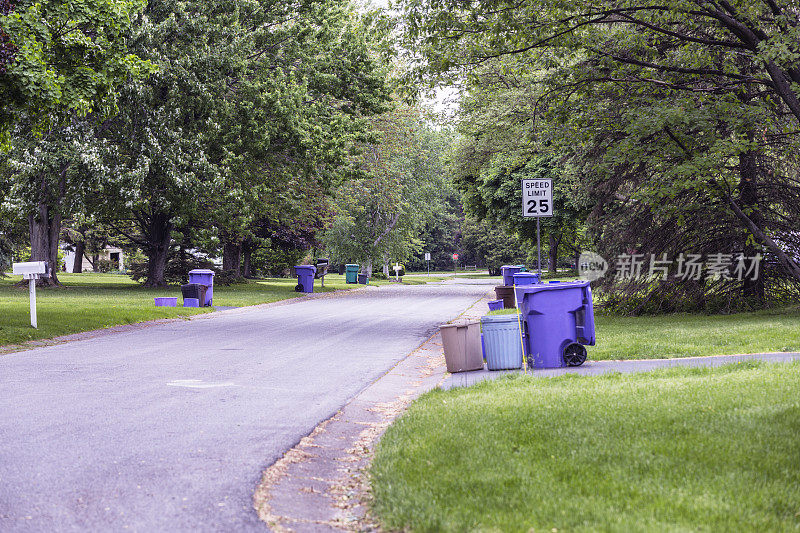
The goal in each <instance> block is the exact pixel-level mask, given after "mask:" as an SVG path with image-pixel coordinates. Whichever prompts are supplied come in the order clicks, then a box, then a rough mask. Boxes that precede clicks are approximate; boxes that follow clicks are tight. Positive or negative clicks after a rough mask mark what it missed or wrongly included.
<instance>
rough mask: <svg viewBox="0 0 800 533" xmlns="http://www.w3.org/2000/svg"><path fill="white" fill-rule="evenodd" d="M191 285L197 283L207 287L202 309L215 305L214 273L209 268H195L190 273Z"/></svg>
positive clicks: (201, 303)
mask: <svg viewBox="0 0 800 533" xmlns="http://www.w3.org/2000/svg"><path fill="white" fill-rule="evenodd" d="M189 283H197V284H199V285H205V286H206V287H207V288H206V296H205V298H204V299H203V301H202V302H200V307H209V306H212V305H214V271H213V270H209V269H207V268H195V269H194V270H190V271H189Z"/></svg>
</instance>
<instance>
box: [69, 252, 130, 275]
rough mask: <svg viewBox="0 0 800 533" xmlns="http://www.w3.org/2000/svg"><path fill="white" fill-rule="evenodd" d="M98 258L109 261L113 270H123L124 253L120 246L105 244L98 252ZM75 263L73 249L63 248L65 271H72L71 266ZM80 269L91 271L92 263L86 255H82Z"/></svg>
mask: <svg viewBox="0 0 800 533" xmlns="http://www.w3.org/2000/svg"><path fill="white" fill-rule="evenodd" d="M98 259H100V260H103V259H105V260H106V261H111V263H112V264H113V265H115V266H116V268H114V267H112V268H113V269H114V270H120V271H123V272H124V271H125V254H124V253H123V251H122V249H121V248H114V247H113V246H106V247H105V249H104V250H103V251H101V252H100V253H99V254H98ZM74 265H75V251H74V250H66V249H65V250H64V267H65V270H66V272H72V267H73V266H74ZM82 269H83V271H84V272H91V271H92V270H93V267H92V263H91V262H89V260H88V259H87V258H86V255H84V256H83V266H82Z"/></svg>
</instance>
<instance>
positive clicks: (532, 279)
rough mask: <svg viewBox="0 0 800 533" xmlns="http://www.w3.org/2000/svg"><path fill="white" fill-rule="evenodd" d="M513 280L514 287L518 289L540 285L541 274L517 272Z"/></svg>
mask: <svg viewBox="0 0 800 533" xmlns="http://www.w3.org/2000/svg"><path fill="white" fill-rule="evenodd" d="M513 278H514V285H515V286H517V287H519V286H521V285H534V284H536V283H539V274H534V273H533V272H517V273H516V274H514V276H513Z"/></svg>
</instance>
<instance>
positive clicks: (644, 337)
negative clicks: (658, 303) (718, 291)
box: [588, 306, 800, 360]
mask: <svg viewBox="0 0 800 533" xmlns="http://www.w3.org/2000/svg"><path fill="white" fill-rule="evenodd" d="M595 327H596V331H597V346H594V347H589V348H588V350H589V359H590V360H606V359H664V358H670V357H697V356H705V355H735V354H746V353H767V352H800V307H797V306H794V307H786V308H781V309H770V310H766V311H756V312H752V313H737V314H733V315H703V314H672V315H659V316H638V317H616V316H596V317H595Z"/></svg>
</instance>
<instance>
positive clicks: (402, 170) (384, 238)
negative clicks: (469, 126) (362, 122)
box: [324, 104, 447, 275]
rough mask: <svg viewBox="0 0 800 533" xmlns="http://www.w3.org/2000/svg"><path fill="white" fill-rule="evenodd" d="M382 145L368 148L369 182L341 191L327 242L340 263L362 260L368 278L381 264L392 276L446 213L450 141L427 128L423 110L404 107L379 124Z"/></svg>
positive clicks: (375, 121)
mask: <svg viewBox="0 0 800 533" xmlns="http://www.w3.org/2000/svg"><path fill="white" fill-rule="evenodd" d="M373 128H374V131H376V132H378V134H379V135H380V137H379V140H378V142H376V143H374V144H370V145H367V146H366V147H365V148H364V155H363V159H362V163H361V168H362V170H363V171H364V172H365V174H366V177H364V178H360V179H353V180H350V181H348V182H347V183H345V184H344V185H343V186H341V187H340V188H339V190H338V191H337V194H336V199H335V201H334V208H333V211H334V218H333V221H332V222H331V225H330V227H329V229H328V230H327V231H326V234H325V237H324V243H325V246H326V249H328V250H329V251H330V255H331V256H332V257H333V258H334V261H336V262H350V261H358V262H359V263H361V264H362V265H363V267H364V271H365V272H366V273H367V275H371V274H372V268H373V265H374V264H375V263H377V264H380V265H382V267H383V268H382V269H383V272H384V273H385V274H387V275H388V273H389V263H390V261H392V260H394V261H404V260H405V259H406V258H407V257H410V256H411V254H412V253H415V252H418V251H419V250H421V248H422V244H423V243H422V241H421V240H420V239H419V235H420V232H421V230H422V228H423V226H424V224H425V222H426V221H428V220H430V218H431V217H434V216H438V215H439V213H441V212H442V211H443V209H442V208H441V203H442V198H443V195H442V192H443V191H445V190H446V189H445V188H444V187H443V186H442V180H443V176H444V170H443V166H442V156H443V155H444V150H445V148H446V142H447V141H446V137H445V136H444V135H443V134H441V133H437V132H435V131H433V130H432V129H431V128H430V127H429V126H427V125H426V124H425V123H424V121H423V119H422V116H421V114H420V111H419V109H416V108H411V107H407V106H403V105H399V104H398V106H397V107H396V109H394V110H393V111H390V112H387V113H384V114H383V115H379V116H377V117H375V118H374V119H373Z"/></svg>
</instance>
